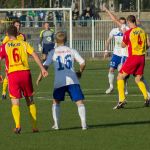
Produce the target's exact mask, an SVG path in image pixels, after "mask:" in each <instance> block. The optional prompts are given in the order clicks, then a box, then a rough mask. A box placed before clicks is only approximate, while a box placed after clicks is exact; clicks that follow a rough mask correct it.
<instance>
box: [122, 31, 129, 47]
mask: <svg viewBox="0 0 150 150" xmlns="http://www.w3.org/2000/svg"><path fill="white" fill-rule="evenodd" d="M122 42H123V43H124V44H126V45H128V43H129V32H125V33H124V35H123V40H122Z"/></svg>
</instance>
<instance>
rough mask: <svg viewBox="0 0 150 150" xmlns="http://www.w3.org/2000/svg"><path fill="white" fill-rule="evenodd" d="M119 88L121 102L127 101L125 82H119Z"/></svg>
mask: <svg viewBox="0 0 150 150" xmlns="http://www.w3.org/2000/svg"><path fill="white" fill-rule="evenodd" d="M117 86H118V93H119V102H123V101H124V100H125V93H124V80H118V81H117Z"/></svg>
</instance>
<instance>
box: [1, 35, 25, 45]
mask: <svg viewBox="0 0 150 150" xmlns="http://www.w3.org/2000/svg"><path fill="white" fill-rule="evenodd" d="M17 39H18V40H22V41H26V37H25V35H24V34H22V33H19V34H18V35H17ZM9 40H10V39H9V37H8V36H7V35H6V36H5V38H4V39H3V41H2V44H5V43H7V42H8V41H9Z"/></svg>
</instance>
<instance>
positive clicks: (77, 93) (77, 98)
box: [67, 84, 87, 130]
mask: <svg viewBox="0 0 150 150" xmlns="http://www.w3.org/2000/svg"><path fill="white" fill-rule="evenodd" d="M67 87H68V89H67V91H68V93H69V95H70V97H71V99H72V101H74V102H76V104H77V107H78V114H79V117H80V119H81V126H82V129H83V130H86V129H87V125H86V109H85V105H84V103H83V99H84V95H83V92H82V90H81V88H80V85H79V84H73V85H69V86H67Z"/></svg>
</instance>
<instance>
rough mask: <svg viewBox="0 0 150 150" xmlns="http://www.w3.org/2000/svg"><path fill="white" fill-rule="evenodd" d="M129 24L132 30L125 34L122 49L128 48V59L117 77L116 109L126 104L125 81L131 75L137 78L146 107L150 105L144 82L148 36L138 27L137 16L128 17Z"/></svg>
mask: <svg viewBox="0 0 150 150" xmlns="http://www.w3.org/2000/svg"><path fill="white" fill-rule="evenodd" d="M127 23H128V26H129V28H130V29H129V30H128V31H126V32H125V33H124V36H123V42H122V48H125V47H128V58H127V60H126V61H125V63H124V64H123V66H122V68H121V70H120V72H119V74H118V77H117V86H118V93H119V102H118V104H117V105H116V106H115V107H114V109H120V108H123V107H124V105H125V104H126V98H125V93H124V79H125V77H126V76H128V75H130V74H133V75H134V76H135V82H136V84H137V85H138V87H139V89H140V90H141V92H142V94H143V96H144V100H145V106H149V104H150V100H149V98H148V94H147V91H146V86H145V84H144V82H143V81H142V77H143V74H144V66H145V54H146V49H147V34H146V33H145V31H144V30H143V29H141V28H140V27H137V25H136V18H135V16H133V15H129V16H128V17H127Z"/></svg>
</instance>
